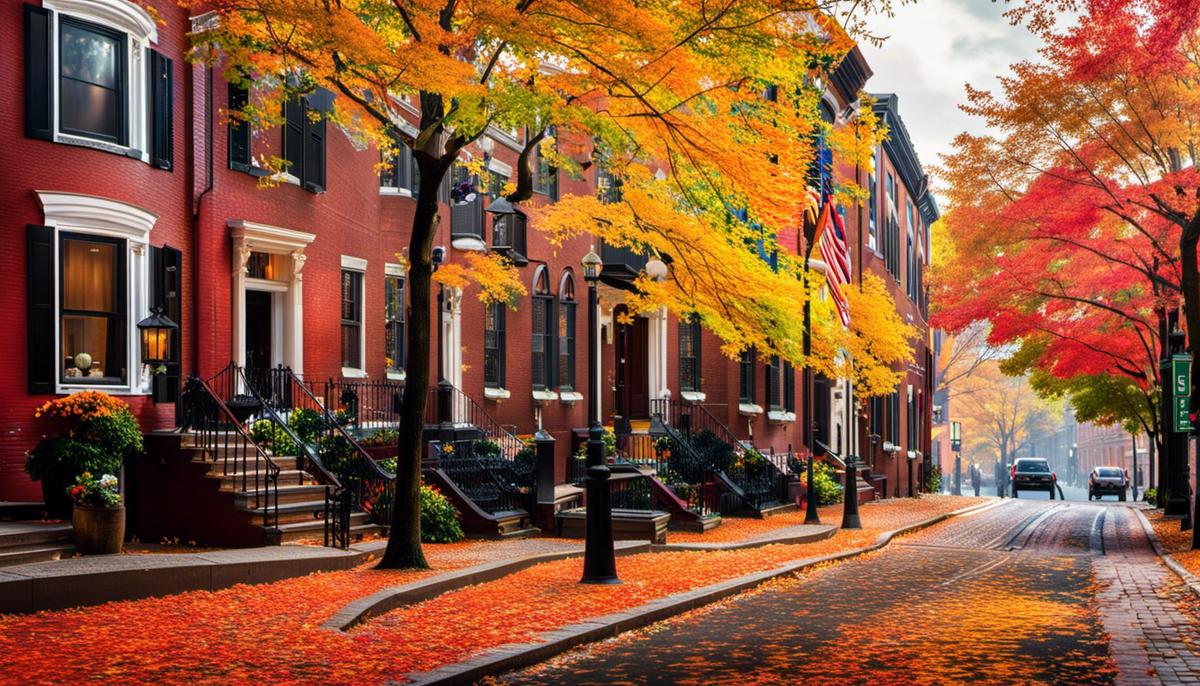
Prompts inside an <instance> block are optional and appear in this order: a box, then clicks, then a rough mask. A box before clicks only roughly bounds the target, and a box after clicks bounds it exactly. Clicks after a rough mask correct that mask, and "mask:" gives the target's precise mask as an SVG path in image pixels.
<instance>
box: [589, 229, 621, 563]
mask: <svg viewBox="0 0 1200 686" xmlns="http://www.w3.org/2000/svg"><path fill="white" fill-rule="evenodd" d="M603 266H604V263H603V262H601V260H600V256H599V255H597V254H596V249H595V248H592V249H591V250H589V251H588V254H587V255H584V257H583V279H584V281H586V282H587V285H588V439H587V481H586V483H585V487H586V495H587V531H586V536H587V538H586V539H585V540H584V549H583V578H582V579H580V580H579V581H580V583H584V584H619V583H621V580H620V579H618V578H617V556H616V552H615V550H614V547H613V525H612V491H611V490H610V488H609V484H608V479H609V476H610V474H609V469H608V465H607V464H605V460H604V428H603V427H602V426H600V383H599V381H597V377H599V376H600V335H599V332H598V331H597V324H598V323H599V319H600V298H599V295H598V293H597V291H596V286H597V283H598V282H599V281H600V268H601V267H603Z"/></svg>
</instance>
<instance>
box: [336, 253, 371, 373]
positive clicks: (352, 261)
mask: <svg viewBox="0 0 1200 686" xmlns="http://www.w3.org/2000/svg"><path fill="white" fill-rule="evenodd" d="M342 270H343V271H349V272H358V273H359V274H361V275H362V302H360V303H359V304H358V326H359V329H358V361H359V363H361V364H362V367H342V376H343V377H345V378H347V379H365V378H367V371H366V366H367V261H366V260H364V259H363V258H361V257H352V256H350V255H342ZM339 326H340V325H339ZM339 354H340V352H339Z"/></svg>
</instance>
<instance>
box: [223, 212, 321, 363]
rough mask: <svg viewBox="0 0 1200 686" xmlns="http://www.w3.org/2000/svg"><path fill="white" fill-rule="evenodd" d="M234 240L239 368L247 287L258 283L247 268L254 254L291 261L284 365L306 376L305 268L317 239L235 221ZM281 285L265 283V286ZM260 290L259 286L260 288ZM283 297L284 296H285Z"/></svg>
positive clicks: (234, 354)
mask: <svg viewBox="0 0 1200 686" xmlns="http://www.w3.org/2000/svg"><path fill="white" fill-rule="evenodd" d="M228 225H229V229H230V231H229V235H230V240H231V241H232V243H233V265H232V268H231V269H232V272H233V311H232V315H233V321H232V326H233V329H232V331H231V333H232V336H231V338H232V340H231V343H232V346H233V349H232V351H231V352H232V359H233V361H234V362H236V363H237V364H238V366H245V364H246V314H245V313H246V287H247V286H249V285H253V282H255V281H259V280H258V279H251V278H250V277H249V274H248V273H247V264H248V262H249V259H250V254H251V253H252V252H265V253H270V254H275V255H286V256H288V257H290V258H291V273H290V274H289V275H288V276H289V278H288V279H287V281H286V285H287V288H286V290H287V297H286V298H283V300H282V304H283V307H284V310H283V320H284V321H283V337H282V341H281V342H282V347H283V350H282V359H283V364H284V365H286V366H288V367H291V368H292V371H294V372H295V373H296V375H297V376H303V374H304V280H303V274H302V272H303V270H304V264H305V262H306V261H307V260H308V256H307V255H305V254H304V249H305V248H306V247H308V246H309V244H311V243H312V242H313V241H314V240H316V238H317V237H316V235H315V234H311V233H306V232H304V231H296V230H295V229H285V228H282V227H279V226H271V225H269V224H260V223H258V222H252V221H246V220H245V219H231V220H230V221H229V223H228ZM277 283H280V282H265V283H262V284H261V285H262V286H264V287H270V286H269V285H270V284H277ZM256 287H257V286H256ZM281 297H282V296H281Z"/></svg>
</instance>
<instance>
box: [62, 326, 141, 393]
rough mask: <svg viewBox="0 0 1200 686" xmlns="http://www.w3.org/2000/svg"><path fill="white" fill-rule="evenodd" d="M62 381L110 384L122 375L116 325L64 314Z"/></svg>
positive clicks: (119, 342) (121, 356)
mask: <svg viewBox="0 0 1200 686" xmlns="http://www.w3.org/2000/svg"><path fill="white" fill-rule="evenodd" d="M61 349H62V353H63V381H64V382H66V383H87V382H92V383H96V382H113V381H121V380H122V379H123V378H124V376H125V368H124V360H123V359H122V358H123V351H122V346H121V341H120V331H119V326H117V322H116V321H114V320H110V319H109V318H108V317H99V316H85V315H63V318H62V348H61Z"/></svg>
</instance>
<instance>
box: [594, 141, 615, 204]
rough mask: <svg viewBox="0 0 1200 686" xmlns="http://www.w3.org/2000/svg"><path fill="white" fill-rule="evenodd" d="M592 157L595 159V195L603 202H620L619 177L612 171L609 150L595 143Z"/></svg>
mask: <svg viewBox="0 0 1200 686" xmlns="http://www.w3.org/2000/svg"><path fill="white" fill-rule="evenodd" d="M592 157H593V158H595V160H596V197H598V198H599V199H600V202H603V203H614V202H621V179H619V178H617V177H616V176H615V175H614V174H613V173H612V164H611V163H610V162H609V152H608V151H607V150H605V149H604V148H603V147H601V146H600V145H598V144H597V146H596V148H595V150H593V151H592Z"/></svg>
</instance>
